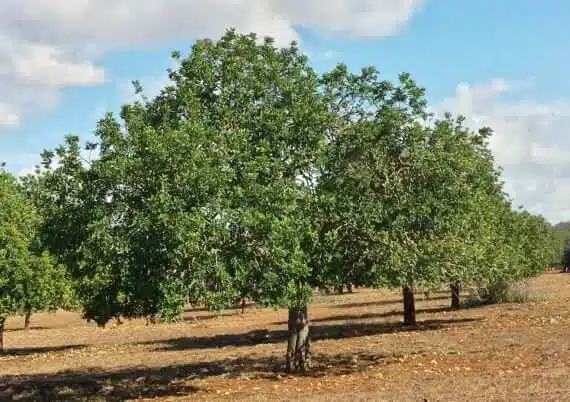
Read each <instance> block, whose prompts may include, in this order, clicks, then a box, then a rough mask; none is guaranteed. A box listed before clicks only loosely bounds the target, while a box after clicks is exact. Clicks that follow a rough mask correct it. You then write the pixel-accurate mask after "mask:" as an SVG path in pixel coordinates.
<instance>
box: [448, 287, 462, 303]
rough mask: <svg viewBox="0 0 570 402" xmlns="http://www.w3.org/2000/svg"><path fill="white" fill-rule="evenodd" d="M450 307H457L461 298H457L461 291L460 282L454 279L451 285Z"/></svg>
mask: <svg viewBox="0 0 570 402" xmlns="http://www.w3.org/2000/svg"><path fill="white" fill-rule="evenodd" d="M450 287H451V308H459V306H460V304H461V300H460V298H459V293H460V292H461V282H459V281H456V282H453V283H452V284H451V285H450Z"/></svg>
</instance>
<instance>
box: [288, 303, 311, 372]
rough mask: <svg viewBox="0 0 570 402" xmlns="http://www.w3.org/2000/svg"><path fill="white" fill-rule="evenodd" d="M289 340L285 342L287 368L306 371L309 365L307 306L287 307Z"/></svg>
mask: <svg viewBox="0 0 570 402" xmlns="http://www.w3.org/2000/svg"><path fill="white" fill-rule="evenodd" d="M288 324H289V325H288V328H289V341H288V343H287V370H288V371H290V372H294V371H307V370H309V368H310V366H311V352H310V346H311V338H310V334H309V313H308V309H307V306H304V307H297V308H293V307H290V308H289V322H288Z"/></svg>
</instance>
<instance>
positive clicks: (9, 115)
mask: <svg viewBox="0 0 570 402" xmlns="http://www.w3.org/2000/svg"><path fill="white" fill-rule="evenodd" d="M18 124H20V116H18V114H17V113H16V111H15V110H14V109H13V107H12V106H10V105H8V104H6V103H0V129H1V128H2V127H13V126H17V125H18Z"/></svg>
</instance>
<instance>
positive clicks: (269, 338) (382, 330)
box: [142, 318, 480, 351]
mask: <svg viewBox="0 0 570 402" xmlns="http://www.w3.org/2000/svg"><path fill="white" fill-rule="evenodd" d="M475 321H480V319H477V318H463V319H449V320H425V321H420V322H418V325H416V326H404V325H403V324H402V323H400V322H388V323H352V324H346V323H343V324H327V325H311V339H312V340H314V341H319V340H326V339H343V338H354V337H360V336H371V335H379V334H386V333H395V332H406V331H434V330H439V329H443V328H445V327H447V326H449V325H453V324H461V323H469V322H475ZM286 339H287V331H286V330H255V331H251V332H246V333H242V334H223V335H215V336H209V337H182V338H175V339H170V340H166V341H162V342H152V341H151V342H143V343H142V344H144V345H148V344H155V345H157V350H166V351H176V350H188V349H213V348H225V347H243V346H255V345H260V344H269V343H279V342H282V341H285V340H286Z"/></svg>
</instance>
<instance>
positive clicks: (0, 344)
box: [0, 318, 6, 354]
mask: <svg viewBox="0 0 570 402" xmlns="http://www.w3.org/2000/svg"><path fill="white" fill-rule="evenodd" d="M5 323H6V319H5V318H2V319H0V354H2V353H4V352H5V350H4V324H5Z"/></svg>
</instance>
